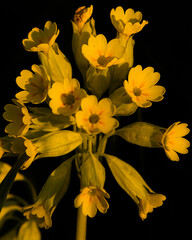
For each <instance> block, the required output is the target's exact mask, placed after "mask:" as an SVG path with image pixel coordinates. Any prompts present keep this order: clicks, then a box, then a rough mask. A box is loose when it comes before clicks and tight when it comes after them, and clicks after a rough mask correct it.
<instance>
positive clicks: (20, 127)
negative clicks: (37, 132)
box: [3, 99, 31, 136]
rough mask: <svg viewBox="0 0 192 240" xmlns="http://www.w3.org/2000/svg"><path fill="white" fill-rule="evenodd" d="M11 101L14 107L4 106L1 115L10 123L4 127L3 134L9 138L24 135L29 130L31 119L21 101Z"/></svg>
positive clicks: (10, 105) (11, 105)
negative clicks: (6, 134)
mask: <svg viewBox="0 0 192 240" xmlns="http://www.w3.org/2000/svg"><path fill="white" fill-rule="evenodd" d="M12 101H13V103H14V104H15V105H13V104H7V105H5V112H4V113H3V117H4V118H5V120H7V121H9V122H11V123H9V124H8V125H7V126H6V128H5V132H6V133H8V134H9V135H10V136H19V135H24V134H25V133H27V131H28V129H29V125H30V123H31V117H30V115H29V112H28V110H27V108H26V107H25V105H24V104H23V103H22V102H21V101H19V100H16V99H13V100H12Z"/></svg>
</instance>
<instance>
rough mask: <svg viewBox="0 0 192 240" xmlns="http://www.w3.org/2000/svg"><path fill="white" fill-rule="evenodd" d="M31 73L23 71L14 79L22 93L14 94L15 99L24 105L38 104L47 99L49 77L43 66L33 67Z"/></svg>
mask: <svg viewBox="0 0 192 240" xmlns="http://www.w3.org/2000/svg"><path fill="white" fill-rule="evenodd" d="M31 69H32V71H33V72H34V73H32V72H31V71H28V70H23V71H22V72H21V76H19V77H17V78H16V82H17V85H18V86H19V87H20V88H22V89H23V90H24V91H21V92H19V93H17V94H16V98H18V99H19V100H21V101H22V102H24V103H28V102H32V103H33V104H39V103H41V102H43V101H44V100H45V99H46V97H47V92H48V87H49V77H48V75H47V73H46V71H45V69H44V68H43V66H38V65H35V64H34V65H33V66H32V67H31Z"/></svg>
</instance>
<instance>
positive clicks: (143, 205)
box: [138, 193, 166, 220]
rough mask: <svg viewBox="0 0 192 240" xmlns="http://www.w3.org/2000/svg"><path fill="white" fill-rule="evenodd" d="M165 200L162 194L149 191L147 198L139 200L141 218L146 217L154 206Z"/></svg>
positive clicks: (161, 203) (158, 205) (160, 204)
mask: <svg viewBox="0 0 192 240" xmlns="http://www.w3.org/2000/svg"><path fill="white" fill-rule="evenodd" d="M165 200H166V197H165V196H164V195H163V194H158V193H149V194H148V199H140V200H139V206H138V207H139V216H140V218H141V219H142V220H145V219H146V218H147V214H148V213H151V212H153V209H154V208H157V207H160V206H162V205H163V201H165Z"/></svg>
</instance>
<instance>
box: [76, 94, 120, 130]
mask: <svg viewBox="0 0 192 240" xmlns="http://www.w3.org/2000/svg"><path fill="white" fill-rule="evenodd" d="M81 109H82V110H81V111H78V112H77V113H76V115H75V117H76V122H77V126H78V127H79V128H83V129H84V130H85V131H86V132H87V133H89V134H97V133H100V132H102V133H105V134H106V133H109V132H110V131H112V130H113V129H115V128H117V127H118V125H119V123H118V121H117V120H116V119H115V118H112V116H113V115H114V114H115V110H116V108H115V106H114V105H113V104H112V103H111V100H110V99H109V98H103V99H102V100H101V101H99V102H98V100H97V98H96V96H94V95H91V96H88V97H86V98H83V99H82V101H81Z"/></svg>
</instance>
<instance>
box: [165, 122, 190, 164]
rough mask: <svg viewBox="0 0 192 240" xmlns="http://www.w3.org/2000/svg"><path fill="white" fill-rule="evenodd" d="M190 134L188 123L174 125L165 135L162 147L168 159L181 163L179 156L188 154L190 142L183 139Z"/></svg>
mask: <svg viewBox="0 0 192 240" xmlns="http://www.w3.org/2000/svg"><path fill="white" fill-rule="evenodd" d="M189 132H190V129H189V128H188V124H187V123H180V122H176V123H173V124H172V125H171V126H170V127H169V128H168V129H167V130H166V131H165V133H164V135H163V137H162V145H163V147H164V150H165V153H166V155H167V157H168V158H169V159H170V160H172V161H179V156H178V154H177V152H178V153H181V154H187V153H188V149H187V148H188V147H189V146H190V142H189V141H188V140H187V139H185V138H183V137H184V136H185V135H187V134H188V133H189Z"/></svg>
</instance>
